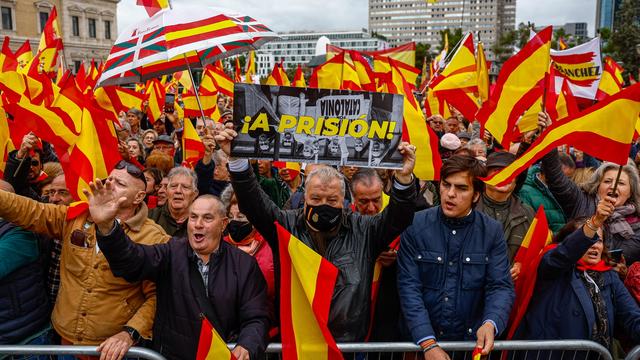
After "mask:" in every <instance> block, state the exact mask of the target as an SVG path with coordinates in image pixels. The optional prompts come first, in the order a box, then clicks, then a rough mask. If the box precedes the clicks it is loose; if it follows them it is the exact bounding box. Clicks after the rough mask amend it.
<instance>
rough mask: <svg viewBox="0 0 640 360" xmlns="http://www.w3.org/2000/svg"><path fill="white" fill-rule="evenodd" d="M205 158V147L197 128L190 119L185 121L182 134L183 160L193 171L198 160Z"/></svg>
mask: <svg viewBox="0 0 640 360" xmlns="http://www.w3.org/2000/svg"><path fill="white" fill-rule="evenodd" d="M203 156H204V145H203V144H202V140H201V139H200V135H198V132H196V129H195V127H193V124H192V123H191V120H190V119H184V132H183V133H182V159H183V161H184V162H186V163H187V164H189V167H191V168H192V169H193V168H194V167H195V166H196V163H197V162H198V160H200V159H202V157H203Z"/></svg>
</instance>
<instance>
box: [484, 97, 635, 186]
mask: <svg viewBox="0 0 640 360" xmlns="http://www.w3.org/2000/svg"><path fill="white" fill-rule="evenodd" d="M639 114H640V84H635V85H632V86H630V87H628V88H626V89H624V90H622V91H621V92H619V93H617V94H615V95H613V96H610V97H608V98H607V99H605V100H604V101H601V102H599V103H597V104H595V105H593V106H592V107H590V108H588V109H587V110H585V111H583V112H581V113H579V114H577V115H574V116H569V117H567V118H565V119H564V120H561V121H557V122H555V123H553V124H552V125H551V126H550V127H549V128H547V130H545V132H544V133H543V134H542V135H541V136H540V137H538V138H537V139H536V141H534V143H533V144H531V147H529V149H528V150H527V151H526V152H525V153H524V154H522V155H521V156H520V157H519V158H517V159H516V160H515V161H514V162H513V163H512V164H511V165H509V166H507V167H505V168H504V169H502V170H501V171H499V172H497V173H496V174H494V175H493V176H491V177H489V178H487V179H484V181H485V183H487V184H489V185H495V186H502V185H505V184H508V183H509V182H511V180H512V179H513V178H515V177H516V176H518V174H520V173H521V172H522V171H524V170H525V169H527V168H529V167H530V166H531V165H533V164H534V163H535V162H536V161H537V160H538V159H540V158H542V157H543V156H544V155H545V154H546V153H547V152H548V151H549V150H551V149H552V148H554V147H557V146H558V145H563V144H568V145H573V146H574V147H576V148H578V149H580V150H582V151H584V152H586V153H588V154H589V155H592V156H595V157H597V158H599V159H602V160H605V161H611V162H615V163H618V164H626V163H627V157H628V155H629V150H630V147H631V142H632V137H633V134H634V129H635V126H636V122H637V120H638V115H639ZM611 119H616V126H611Z"/></svg>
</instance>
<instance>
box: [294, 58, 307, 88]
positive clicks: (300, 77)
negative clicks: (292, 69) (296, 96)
mask: <svg viewBox="0 0 640 360" xmlns="http://www.w3.org/2000/svg"><path fill="white" fill-rule="evenodd" d="M293 86H295V87H302V88H306V87H307V83H306V81H305V80H304V74H303V73H302V68H301V67H300V64H298V68H297V69H296V74H295V75H294V76H293Z"/></svg>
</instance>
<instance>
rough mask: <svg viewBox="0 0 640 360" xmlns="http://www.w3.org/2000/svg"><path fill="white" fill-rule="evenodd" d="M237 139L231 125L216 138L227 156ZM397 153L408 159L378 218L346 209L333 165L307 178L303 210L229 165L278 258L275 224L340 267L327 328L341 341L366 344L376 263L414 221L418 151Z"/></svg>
mask: <svg viewBox="0 0 640 360" xmlns="http://www.w3.org/2000/svg"><path fill="white" fill-rule="evenodd" d="M236 135H237V133H236V132H235V131H234V130H233V126H232V124H227V125H226V128H225V129H224V130H222V131H220V132H219V133H218V134H217V135H216V141H217V142H218V144H219V145H220V147H221V148H222V150H223V151H225V153H227V154H230V145H231V140H232V139H233V138H234V137H235V136H236ZM399 150H400V153H401V154H402V155H403V157H404V162H403V168H402V169H401V170H398V171H396V173H395V176H394V185H393V190H392V191H391V199H390V202H389V205H388V206H387V207H386V208H385V210H384V211H382V212H381V213H379V214H377V215H375V216H366V215H361V214H356V213H354V212H352V211H350V210H349V209H346V208H344V201H343V200H344V197H345V192H346V191H347V189H346V188H345V182H344V180H343V176H342V174H340V173H339V172H338V171H337V170H335V169H333V168H331V167H328V166H323V167H319V168H317V169H315V170H314V171H311V172H310V173H309V174H308V175H307V178H306V180H305V194H304V207H303V208H301V209H296V210H280V209H279V208H278V207H277V206H276V205H275V204H274V203H273V202H272V201H271V200H270V199H269V197H267V196H266V195H265V194H264V192H263V191H261V190H260V186H259V185H258V182H257V180H256V176H255V175H254V174H253V171H252V169H251V167H250V166H249V162H248V161H247V160H246V159H230V161H229V170H230V173H231V184H232V185H233V188H234V190H235V193H236V197H237V199H238V205H239V207H240V211H241V212H242V213H244V214H245V215H246V216H247V218H248V219H249V221H250V222H251V223H252V224H253V226H254V227H255V228H256V229H257V230H258V231H259V232H260V234H262V235H263V236H264V238H265V239H266V240H267V241H268V242H269V245H270V246H271V249H272V250H273V251H274V255H275V254H277V250H278V236H277V234H276V228H275V224H274V222H275V221H277V222H278V223H280V224H281V225H282V226H283V227H284V228H285V229H287V231H289V232H290V233H291V234H293V235H294V236H295V237H297V238H298V239H300V240H301V241H302V242H303V243H305V244H306V245H308V246H309V247H310V248H311V249H313V250H314V251H316V252H317V253H319V254H320V255H321V256H323V257H324V258H326V259H327V260H328V261H330V262H331V263H333V264H334V265H335V266H336V267H337V268H338V270H339V274H338V278H337V281H336V285H335V289H334V295H333V298H332V301H331V310H330V313H329V324H328V325H329V330H330V331H331V333H332V334H333V336H334V338H335V340H336V341H339V342H359V341H364V339H365V337H366V335H367V329H368V327H369V320H370V307H371V304H370V298H371V279H372V276H373V268H374V264H375V263H374V262H375V259H376V258H377V257H378V255H379V254H380V253H381V252H382V251H384V250H385V249H386V248H387V247H388V245H389V243H390V242H391V241H393V239H395V238H396V237H397V236H398V235H400V233H401V232H402V231H403V230H404V229H405V228H406V227H408V226H409V225H410V224H411V221H412V219H413V213H414V203H415V197H416V188H415V186H414V177H413V174H412V173H413V168H414V166H415V147H414V146H412V145H410V144H408V143H401V144H400V145H399ZM274 267H275V270H276V274H277V273H278V272H279V270H280V266H279V257H278V256H274ZM276 279H279V276H277V275H276ZM277 287H278V285H277V284H276V288H277ZM277 308H278V306H276V309H277Z"/></svg>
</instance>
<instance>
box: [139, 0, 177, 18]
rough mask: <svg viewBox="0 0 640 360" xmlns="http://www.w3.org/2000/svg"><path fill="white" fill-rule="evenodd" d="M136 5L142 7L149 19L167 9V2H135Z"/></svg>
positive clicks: (150, 0) (149, 0)
mask: <svg viewBox="0 0 640 360" xmlns="http://www.w3.org/2000/svg"><path fill="white" fill-rule="evenodd" d="M136 5H138V6H144V9H145V10H146V11H147V14H148V15H149V17H152V16H153V15H155V14H156V13H157V12H158V11H160V10H162V9H166V8H168V7H169V0H137V2H136Z"/></svg>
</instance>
